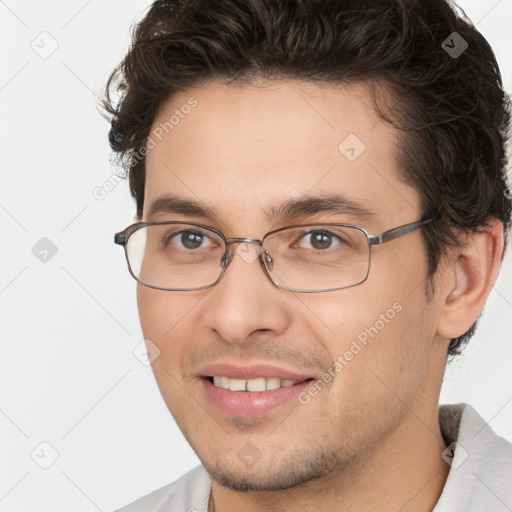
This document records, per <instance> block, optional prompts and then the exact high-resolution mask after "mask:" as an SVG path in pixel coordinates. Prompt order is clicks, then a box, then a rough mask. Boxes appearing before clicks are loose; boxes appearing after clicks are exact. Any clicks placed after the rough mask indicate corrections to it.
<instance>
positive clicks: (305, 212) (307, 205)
mask: <svg viewBox="0 0 512 512" xmlns="http://www.w3.org/2000/svg"><path fill="white" fill-rule="evenodd" d="M165 213H167V214H169V213H174V214H181V215H186V216H191V217H192V216H195V217H204V218H207V219H216V220H218V219H220V217H221V216H220V215H219V214H218V212H217V211H216V210H215V209H214V208H211V207H209V206H207V205H206V204H204V203H201V202H199V201H196V200H192V199H184V198H181V197H178V196H175V195H169V194H167V195H163V196H160V197H157V198H156V199H155V200H154V201H153V202H152V203H151V206H150V207H149V210H148V218H149V217H154V216H155V215H157V214H165ZM320 213H334V214H338V215H344V216H347V215H348V216H350V217H353V218H357V219H359V220H363V221H368V220H371V219H374V218H375V216H376V214H375V212H373V211H372V210H370V209H369V208H367V207H366V206H364V204H362V203H361V202H358V201H354V200H352V199H349V198H347V197H345V196H343V195H341V194H329V195H322V196H305V197H301V198H299V199H289V200H287V201H285V202H284V203H282V204H280V205H277V206H272V207H271V208H270V209H269V210H268V211H266V212H264V214H265V217H266V219H267V221H268V222H270V223H278V222H282V223H286V222H290V221H292V220H294V219H297V218H300V217H306V216H311V215H316V214H320Z"/></svg>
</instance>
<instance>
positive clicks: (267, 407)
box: [201, 378, 313, 419]
mask: <svg viewBox="0 0 512 512" xmlns="http://www.w3.org/2000/svg"><path fill="white" fill-rule="evenodd" d="M201 381H202V383H203V388H204V390H205V393H206V396H207V397H208V398H209V399H210V401H211V402H212V403H213V404H214V405H215V406H216V407H217V409H218V410H219V411H220V412H222V413H224V414H226V415H228V416H237V417H239V418H249V419H250V418H260V417H261V416H265V414H267V413H269V412H270V411H272V410H274V409H276V408H278V407H279V406H281V405H283V404H285V403H287V402H290V401H292V400H294V399H295V400H296V402H297V403H299V400H298V398H297V396H298V395H299V394H300V392H301V391H304V389H306V388H307V387H308V386H309V385H310V384H311V383H312V382H313V381H304V382H301V383H300V384H295V385H294V386H288V387H282V388H278V389H271V390H268V391H230V390H229V389H224V388H221V387H219V386H215V385H214V384H212V383H211V382H210V381H209V380H208V379H207V378H202V379H201Z"/></svg>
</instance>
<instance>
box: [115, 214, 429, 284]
mask: <svg viewBox="0 0 512 512" xmlns="http://www.w3.org/2000/svg"><path fill="white" fill-rule="evenodd" d="M434 220H436V218H435V217H433V218H430V219H426V220H420V221H417V222H412V223H410V224H405V225H403V226H398V227H396V228H393V229H390V230H388V231H385V232H384V233H381V234H380V235H376V236H372V235H369V234H368V233H367V232H366V231H365V230H364V229H363V228H361V227H359V226H353V225H352V224H334V223H327V224H307V225H297V226H288V227H285V228H280V229H276V230H274V231H270V232H269V233H267V234H266V235H265V236H264V237H263V238H262V239H261V240H257V239H255V238H226V237H225V236H224V235H223V234H222V233H221V232H220V231H217V230H216V229H214V228H211V227H208V226H204V225H202V224H197V223H195V222H179V221H167V222H138V223H136V224H132V225H131V226H128V227H127V228H126V229H125V230H123V231H121V232H119V233H116V235H115V238H114V242H115V243H116V244H118V245H122V246H123V247H124V251H125V255H126V261H127V262H128V269H129V271H130V273H131V275H132V276H133V277H134V278H135V279H136V280H137V281H138V282H139V283H141V284H143V285H145V286H148V287H150V288H156V289H158V290H168V291H192V290H204V289H206V288H210V287H212V286H214V285H215V284H216V283H218V282H219V281H220V279H221V278H222V276H223V275H224V273H225V271H226V269H227V267H228V265H229V263H230V262H231V261H232V259H233V255H234V251H233V248H232V246H233V244H239V246H238V248H237V249H236V253H237V254H238V255H239V256H241V257H242V258H243V259H244V260H245V261H246V262H247V263H252V262H254V261H256V260H257V259H259V261H260V263H261V266H262V267H263V269H264V270H265V272H266V274H267V276H268V277H269V278H270V280H271V281H272V283H273V284H274V285H275V286H277V287H278V288H282V289H284V290H289V291H293V292H304V293H316V292H329V291H335V290H341V289H343V288H350V287H352V286H357V285H359V284H361V283H363V282H364V281H366V279H367V278H368V274H369V271H370V261H371V249H372V246H374V245H382V244H384V243H386V242H389V241H390V240H394V239H395V238H398V237H401V236H403V235H406V234H408V233H411V232H412V231H415V230H416V229H419V228H421V227H423V226H425V225H427V224H429V223H430V222H433V221H434Z"/></svg>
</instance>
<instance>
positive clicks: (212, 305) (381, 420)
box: [138, 81, 442, 490]
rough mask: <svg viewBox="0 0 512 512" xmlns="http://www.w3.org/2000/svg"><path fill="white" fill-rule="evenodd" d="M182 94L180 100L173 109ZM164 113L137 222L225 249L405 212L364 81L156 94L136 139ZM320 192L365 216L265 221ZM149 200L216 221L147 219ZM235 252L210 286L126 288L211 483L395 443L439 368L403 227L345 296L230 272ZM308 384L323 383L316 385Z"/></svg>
mask: <svg viewBox="0 0 512 512" xmlns="http://www.w3.org/2000/svg"><path fill="white" fill-rule="evenodd" d="M191 97H193V98H194V99H195V101H196V102H197V104H195V106H194V107H193V108H190V109H189V108H183V105H187V102H189V103H188V104H191V103H190V101H189V99H190V98H191ZM176 110H178V111H179V112H176ZM185 112H188V113H186V114H185ZM178 114H179V115H178ZM173 115H175V118H174V120H173V121H172V125H173V128H172V129H169V123H168V124H167V132H168V133H166V130H163V136H162V135H160V137H161V141H159V140H158V138H157V137H154V136H153V139H154V141H155V142H156V145H155V147H153V148H152V149H151V150H150V152H149V154H148V156H147V176H146V189H145V205H144V220H147V221H164V220H180V221H191V222H198V223H201V224H205V225H207V226H211V227H213V228H216V229H218V230H219V231H222V232H223V233H224V235H225V236H226V237H228V238H230V237H239V238H246V237H254V238H256V239H261V238H262V237H263V236H264V235H265V233H267V232H268V231H270V230H273V229H276V228H280V227H284V226H287V225H291V224H306V223H331V222H339V223H350V224H355V225H359V226H361V227H363V228H364V229H366V230H367V231H368V232H369V233H370V235H376V234H380V233H381V232H383V231H385V230H388V229H390V228H393V227H396V226H399V225H402V224H406V223H409V222H414V221H417V220H419V218H420V217H421V213H420V197H419V194H418V192H417V191H416V190H414V189H413V188H411V187H410V186H408V185H406V184H405V183H403V182H402V181H400V178H399V170H398V167H397V163H396V147H397V137H398V135H397V132H396V131H395V130H394V129H393V128H392V127H390V126H389V125H387V124H385V123H384V122H382V121H380V120H379V118H378V117H377V115H376V114H375V112H374V109H373V99H372V96H371V93H370V90H369V88H368V87H366V86H364V85H350V86H342V85H328V86H327V85H324V86H322V87H320V86H318V85H314V84H311V83H304V82H298V81H293V82H286V81H274V82H272V83H271V85H267V86H265V87H255V86H248V85H244V86H236V87H234V86H225V85H221V84H219V83H217V82H213V83H211V84H210V85H209V86H207V87H203V88H195V89H190V90H188V91H186V92H180V93H176V94H174V95H173V96H172V97H170V98H169V99H168V100H167V101H166V102H164V103H163V104H162V105H161V109H160V112H159V114H158V116H157V118H156V119H155V122H154V125H153V130H155V129H157V128H158V127H159V126H160V125H161V124H162V125H163V124H165V123H166V122H168V121H169V119H170V118H171V116H173ZM177 115H178V117H179V122H176V119H177V117H176V116H177ZM158 133H159V134H161V133H162V130H159V132H158ZM347 137H348V138H347ZM356 137H357V138H356ZM362 144H364V146H365V148H364V146H363V145H362ZM334 194H336V195H338V196H343V197H345V198H346V199H348V200H349V201H352V202H354V203H358V204H359V205H360V206H361V207H362V208H364V209H366V210H369V212H367V214H365V215H362V214H361V213H360V212H358V211H349V210H347V211H346V212H345V213H343V211H342V210H341V209H339V211H317V212H314V211H310V212H309V213H307V214H305V213H304V212H303V213H302V214H298V215H297V216H295V217H293V218H289V219H286V220H283V219H281V218H279V216H277V217H276V218H274V219H272V220H271V219H270V218H269V212H272V211H274V212H276V211H278V210H279V207H280V205H283V204H284V203H289V202H291V201H298V200H300V201H303V200H307V199H308V198H313V197H314V198H325V197H327V196H332V195H334ZM165 195H172V196H175V197H178V198H180V199H183V200H189V201H194V202H197V203H200V204H201V205H202V206H203V207H204V208H207V209H209V210H210V211H213V212H215V216H208V217H205V216H202V215H198V214H188V213H187V214H185V213H184V212H183V211H182V212H181V213H178V212H176V213H173V212H172V211H169V212H162V211H161V212H159V213H156V214H154V215H149V211H150V207H151V205H152V203H153V202H154V201H155V200H156V199H158V198H160V197H162V196H165ZM237 247H238V246H235V247H233V250H234V256H233V259H232V261H231V262H230V264H229V267H228V269H227V271H226V273H225V275H224V276H223V278H222V279H221V281H220V282H218V283H217V284H216V285H215V286H214V287H212V288H210V289H206V290H200V291H186V292H176V291H160V290H155V289H150V288H148V287H145V286H143V285H139V286H138V304H139V311H140V318H141V324H142V329H143V332H144V336H145V338H148V339H150V340H151V341H152V342H153V343H154V344H155V345H157V346H158V348H159V349H160V352H161V354H160V356H159V357H158V358H157V359H156V360H155V361H154V363H153V371H154V373H155V376H156V379H157V382H158V385H159V387H160V389H161V391H162V394H163V397H164V399H165V401H166V403H167V405H168V407H169V409H170V411H171V413H172V414H173V416H174V418H175V420H176V422H177V424H178V425H179V427H180V428H181V430H182V432H183V434H184V435H185V437H186V438H187V440H188V441H189V443H190V445H191V446H192V447H193V449H194V450H195V452H196V453H197V455H198V456H199V458H200V459H201V461H202V463H203V464H204V466H205V467H206V469H207V470H208V472H209V473H210V474H211V475H212V476H213V477H214V478H215V479H216V480H218V481H220V482H221V483H223V484H224V485H226V486H228V487H231V488H234V489H237V488H238V489H243V488H246V489H261V490H263V489H267V490H271V489H280V488H286V487H290V486H292V485H296V484H299V483H302V482H305V481H308V480H311V479H315V478H318V477H319V476H322V475H325V474H328V473H330V472H332V471H334V470H338V471H339V470H343V468H348V467H349V465H352V466H354V464H364V463H365V459H367V458H369V457H371V456H373V455H372V454H374V453H375V447H376V446H382V445H383V444H385V442H386V440H387V439H390V438H392V437H393V436H394V435H397V433H400V435H401V436H403V435H406V434H405V432H406V429H404V425H410V424H411V417H412V414H411V412H410V411H411V409H412V410H414V409H415V408H416V407H417V406H418V404H419V403H422V404H423V405H425V404H428V405H429V406H431V405H432V404H436V403H437V395H436V393H437V392H438V388H437V384H435V385H434V384H432V383H433V382H436V383H437V380H436V379H437V378H436V379H432V377H431V375H430V374H431V373H432V366H433V365H437V366H436V368H440V367H441V366H442V361H441V359H442V358H441V357H440V356H439V354H438V353H436V354H435V356H433V354H434V350H433V348H432V347H433V344H432V342H433V339H434V338H435V337H436V304H435V301H434V302H432V303H430V304H427V302H426V298H425V286H426V281H425V276H426V273H427V261H426V254H425V248H424V245H423V242H422V239H421V231H420V230H418V231H414V232H412V233H410V234H408V235H406V236H404V237H402V238H399V239H396V240H393V241H391V242H388V243H386V244H384V245H382V246H376V247H374V248H373V250H372V259H371V267H370V273H369V277H368V279H367V280H366V281H365V282H364V283H362V284H361V285H358V286H355V287H351V288H346V289H342V290H338V291H331V292H324V293H310V294H307V293H295V292H290V291H286V290H283V289H279V288H277V287H276V286H274V285H273V284H272V283H271V281H270V280H269V279H268V277H267V276H266V275H265V272H264V270H263V268H262V265H261V264H260V262H259V260H255V261H252V260H251V261H246V260H247V259H248V258H244V257H243V254H241V253H238V252H236V248H237ZM437 345H440V344H439V343H438V344H437ZM434 358H435V362H433V359H434ZM336 361H337V362H338V364H335V363H336ZM212 365H225V366H219V367H217V368H212ZM214 375H218V376H223V377H230V376H231V377H240V376H242V375H246V378H247V379H252V378H262V376H266V377H276V378H277V379H278V382H279V383H280V381H281V380H284V379H286V378H288V379H289V380H295V381H299V382H298V383H297V384H295V385H294V386H291V387H283V388H281V389H274V390H268V391H264V392H252V391H231V390H226V389H221V388H219V387H217V386H215V385H214V384H213V383H212V382H211V381H210V379H209V378H208V377H212V376H214ZM329 376H330V378H329ZM306 379H314V380H309V381H308V382H303V381H304V380H306ZM314 381H322V385H318V384H317V386H316V392H315V390H312V389H313V386H314V384H315V382H314ZM223 382H224V383H226V382H228V384H229V381H227V380H226V379H224V380H223ZM266 382H268V381H266ZM270 382H276V380H275V379H270ZM417 426H418V422H416V427H417Z"/></svg>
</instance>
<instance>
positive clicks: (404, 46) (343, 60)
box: [103, 0, 511, 355]
mask: <svg viewBox="0 0 512 512" xmlns="http://www.w3.org/2000/svg"><path fill="white" fill-rule="evenodd" d="M454 37H455V38H456V39H454ZM450 38H451V39H450ZM447 41H448V43H447ZM454 41H457V43H458V44H459V45H464V46H463V47H465V45H467V49H466V50H465V51H464V52H463V53H462V54H460V55H454V53H450V52H449V51H448V50H449V49H450V48H453V47H454V45H455V43H454ZM459 47H460V46H459ZM255 77H264V78H267V79H273V78H274V79H275V78H288V79H294V78H295V79H302V80H309V81H312V82H319V81H320V82H321V81H331V82H344V83H349V82H354V81H362V80H367V81H368V80H370V81H376V82H380V83H383V84H386V85H387V86H389V87H390V88H391V90H392V91H393V92H394V93H395V96H396V98H397V99H398V101H397V103H396V104H395V105H392V106H391V105H388V106H384V107H383V106H382V105H380V106H379V105H378V104H377V103H376V107H377V111H378V113H379V115H380V116H381V117H382V118H383V119H385V120H387V121H389V122H391V123H392V124H393V125H394V126H395V127H396V128H398V129H399V130H401V131H402V132H403V137H401V147H400V154H399V164H400V168H401V170H402V178H403V180H404V181H406V182H407V183H409V184H411V185H412V186H414V187H415V188H416V189H417V190H418V191H419V193H420V195H421V198H422V209H423V211H422V214H423V216H424V217H431V216H433V215H435V214H439V216H440V219H441V220H440V222H437V223H434V224H431V225H429V226H427V227H425V228H424V229H423V231H422V233H423V235H422V236H423V239H424V243H425V247H426V251H427V256H428V263H429V273H428V276H427V277H428V278H430V277H432V276H433V275H434V273H435V271H436V269H437V266H438V263H439V259H440V257H441V256H442V254H443V252H444V251H445V250H446V248H447V247H449V246H450V245H451V244H453V243H456V240H455V239H454V236H453V228H456V229H458V230H463V231H465V232H471V231H474V230H476V229H477V228H478V227H480V226H484V225H486V223H487V221H488V220H489V219H492V218H495V219H499V220H500V221H501V222H503V224H504V229H505V232H506V233H507V232H508V229H509V227H510V223H511V194H510V193H509V189H508V187H507V182H506V165H507V162H506V152H505V147H506V143H507V140H508V139H507V138H508V135H509V127H510V100H509V97H508V96H507V95H506V93H505V92H504V90H503V84H502V79H501V74H500V71H499V68H498V64H497V62H496V58H495V56H494V53H493V51H492V49H491V47H490V46H489V44H488V43H487V41H486V40H485V38H484V37H483V36H482V35H481V34H480V33H479V32H478V30H476V28H475V27H474V26H473V25H472V24H471V23H470V22H469V21H468V20H467V18H466V17H465V16H464V15H463V14H458V12H457V11H456V10H455V9H454V8H453V7H452V6H451V5H450V4H449V3H448V2H447V0H159V1H156V2H154V3H153V4H152V6H151V7H150V8H149V10H148V12H147V14H146V16H145V17H144V19H142V21H141V22H140V23H138V24H137V25H136V26H135V29H134V31H133V41H132V46H131V48H130V50H129V52H128V54H127V55H126V57H125V58H124V60H123V61H122V62H121V64H120V65H119V66H118V67H117V68H116V69H115V70H114V72H113V73H112V75H111V76H110V79H109V81H108V84H107V87H106V91H105V98H104V100H103V108H104V109H105V111H106V115H107V117H108V118H109V120H110V122H111V130H110V135H109V140H110V144H111V147H112V149H113V151H114V152H115V153H116V154H117V155H118V156H119V158H120V161H121V163H122V165H123V166H124V168H125V169H126V171H127V174H128V177H129V183H130V190H131V193H132V195H133V197H134V198H135V199H136V203H137V213H138V215H139V216H140V217H142V210H143V201H144V184H145V158H144V157H142V158H141V157H140V155H141V150H144V148H145V147H146V144H147V140H148V136H149V132H150V129H151V126H152V123H153V121H154V118H155V115H156V112H157V109H158V107H159V105H160V104H161V103H162V101H163V100H164V99H165V98H166V97H167V96H168V95H169V94H171V93H172V92H173V91H178V90H186V89H187V88H191V87H193V86H197V85H199V84H201V83H203V82H206V81H209V80H212V79H216V80H225V82H226V83H228V84H229V83H231V82H235V81H241V80H249V81H250V79H251V78H255ZM113 93H116V95H118V94H120V99H119V101H116V102H115V101H113V100H112V97H113ZM142 154H144V151H142ZM134 156H138V158H134ZM475 326H476V323H475V325H473V326H472V327H471V329H470V330H469V331H468V332H467V333H465V334H464V335H463V336H460V337H459V338H456V339H453V340H451V343H450V348H449V354H450V355H455V354H458V353H460V350H461V347H462V346H463V345H464V344H465V343H466V342H467V340H468V339H469V338H470V337H471V336H472V334H473V332H474V330H475Z"/></svg>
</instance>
